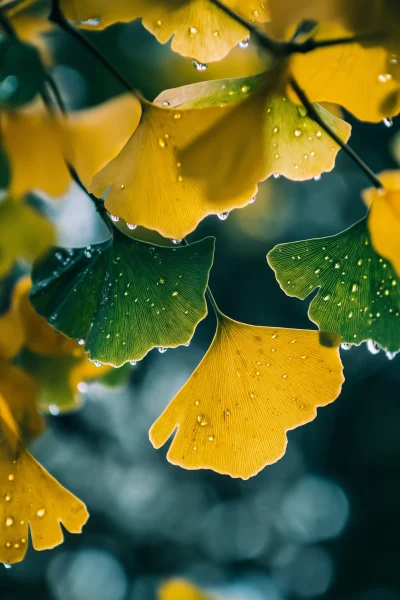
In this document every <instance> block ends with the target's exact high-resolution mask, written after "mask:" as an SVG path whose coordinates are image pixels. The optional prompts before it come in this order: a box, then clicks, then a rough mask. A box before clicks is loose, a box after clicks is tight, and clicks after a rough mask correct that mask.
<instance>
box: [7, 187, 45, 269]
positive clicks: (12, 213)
mask: <svg viewBox="0 0 400 600" xmlns="http://www.w3.org/2000/svg"><path fill="white" fill-rule="evenodd" d="M0 227H1V238H0V277H4V275H6V274H7V273H8V271H9V270H10V269H11V268H12V266H13V265H14V263H15V261H16V260H17V259H19V258H22V259H24V260H26V261H28V262H32V261H33V260H35V259H36V258H38V257H39V256H40V255H41V254H42V253H43V252H44V251H45V250H47V248H48V247H49V246H51V245H52V244H54V242H55V237H56V236H55V229H54V226H53V225H52V224H51V223H50V222H49V221H48V220H47V219H46V218H45V217H44V216H43V215H41V214H40V213H39V212H37V211H36V210H34V209H33V208H31V207H30V206H29V204H27V203H26V202H24V201H21V202H16V201H14V200H13V199H11V198H7V199H6V200H3V202H1V204H0Z"/></svg>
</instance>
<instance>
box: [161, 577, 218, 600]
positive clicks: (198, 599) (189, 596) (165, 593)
mask: <svg viewBox="0 0 400 600" xmlns="http://www.w3.org/2000/svg"><path fill="white" fill-rule="evenodd" d="M157 600H210V598H209V596H206V595H205V594H203V592H201V591H200V590H199V589H198V588H197V587H195V586H194V585H192V584H191V583H189V582H188V581H185V580H184V579H171V580H170V581H166V582H165V583H163V584H162V585H161V586H160V588H159V590H158V595H157Z"/></svg>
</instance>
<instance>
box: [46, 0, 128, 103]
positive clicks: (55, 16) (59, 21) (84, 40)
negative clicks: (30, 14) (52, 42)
mask: <svg viewBox="0 0 400 600" xmlns="http://www.w3.org/2000/svg"><path fill="white" fill-rule="evenodd" d="M49 20H50V21H52V22H53V23H55V24H56V25H58V26H59V27H60V28H61V29H62V30H63V31H65V33H67V34H68V35H70V36H71V37H73V38H75V40H76V41H77V42H79V44H81V45H82V46H84V47H85V48H86V49H87V50H88V51H89V52H90V53H91V54H92V55H93V56H94V57H95V58H96V59H97V60H98V61H100V62H101V64H102V65H103V66H104V67H105V68H106V69H107V70H108V71H109V72H110V73H111V74H112V75H113V76H114V77H115V79H116V80H117V81H118V82H119V83H120V84H121V85H122V87H123V88H125V89H126V90H127V91H128V92H133V93H135V90H134V89H133V86H132V85H131V84H130V82H129V81H128V79H127V78H126V77H125V76H124V75H123V74H122V73H120V71H119V70H118V69H116V67H115V66H114V65H113V64H112V62H111V61H110V60H109V59H108V58H107V57H106V56H105V55H104V54H103V53H102V52H101V51H100V50H99V48H98V47H97V46H96V45H95V44H93V42H92V41H91V40H89V38H88V37H86V36H85V35H83V34H82V33H81V32H80V31H79V30H78V29H76V28H75V27H74V26H73V25H71V23H70V22H69V21H68V20H67V19H66V18H65V17H64V15H63V13H62V10H61V8H60V1H59V0H52V8H51V11H50V15H49Z"/></svg>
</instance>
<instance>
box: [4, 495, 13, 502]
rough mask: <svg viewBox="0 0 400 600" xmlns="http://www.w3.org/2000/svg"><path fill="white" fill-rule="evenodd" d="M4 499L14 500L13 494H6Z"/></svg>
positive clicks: (7, 500)
mask: <svg viewBox="0 0 400 600" xmlns="http://www.w3.org/2000/svg"><path fill="white" fill-rule="evenodd" d="M4 500H5V501H6V502H11V500H12V497H11V494H6V495H5V496H4Z"/></svg>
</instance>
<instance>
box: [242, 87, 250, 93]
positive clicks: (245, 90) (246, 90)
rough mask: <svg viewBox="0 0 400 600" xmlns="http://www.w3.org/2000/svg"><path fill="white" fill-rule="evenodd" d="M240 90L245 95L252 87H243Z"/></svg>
mask: <svg viewBox="0 0 400 600" xmlns="http://www.w3.org/2000/svg"><path fill="white" fill-rule="evenodd" d="M240 89H241V90H242V92H243V94H246V93H247V92H248V91H249V89H250V86H249V85H242V87H241V88H240Z"/></svg>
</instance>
